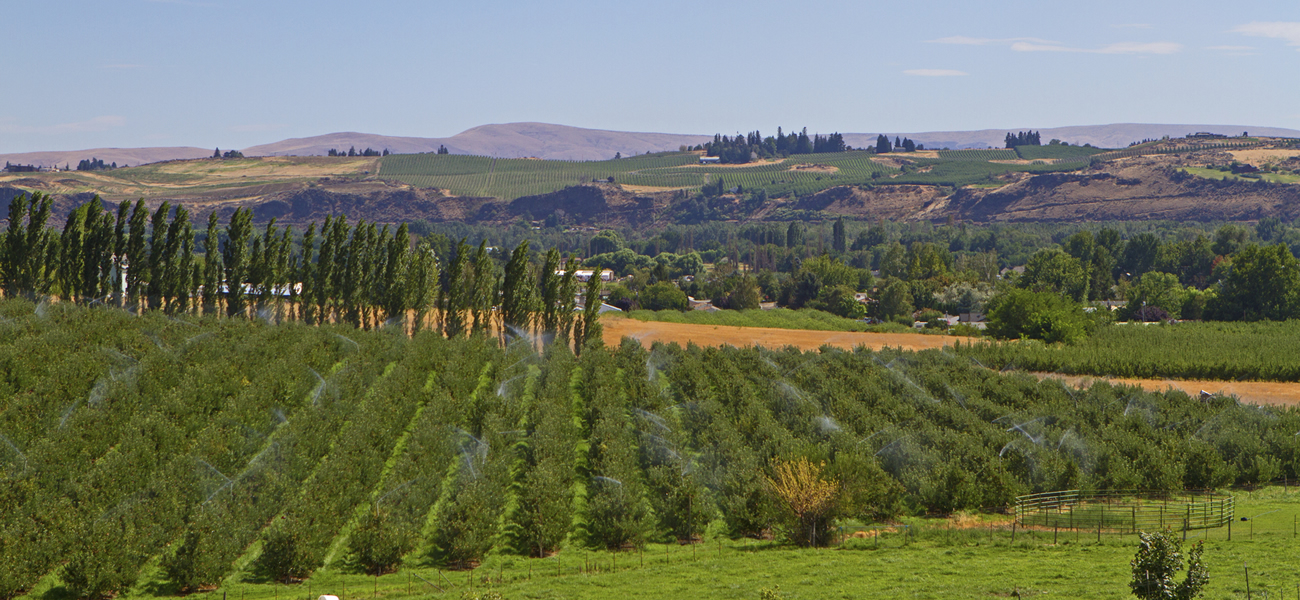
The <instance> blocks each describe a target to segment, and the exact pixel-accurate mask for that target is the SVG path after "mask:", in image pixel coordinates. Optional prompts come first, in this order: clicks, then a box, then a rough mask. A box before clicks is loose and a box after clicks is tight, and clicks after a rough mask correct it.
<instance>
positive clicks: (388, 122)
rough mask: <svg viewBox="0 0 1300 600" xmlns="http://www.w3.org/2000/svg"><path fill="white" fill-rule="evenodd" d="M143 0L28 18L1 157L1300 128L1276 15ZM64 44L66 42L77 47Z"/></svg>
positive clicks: (1298, 27) (1106, 7) (1202, 6)
mask: <svg viewBox="0 0 1300 600" xmlns="http://www.w3.org/2000/svg"><path fill="white" fill-rule="evenodd" d="M1076 6H1077V5H1069V6H1065V5H1060V6H1058V5H1043V4H1042V3H1030V2H1022V1H997V2H992V3H980V4H978V5H972V4H969V3H963V2H955V1H951V0H949V1H942V2H935V3H930V4H926V5H924V6H919V5H914V4H910V3H898V4H881V5H871V6H865V5H857V4H840V3H833V2H813V3H809V4H804V5H800V6H798V7H797V8H796V7H792V6H790V5H787V4H778V3H772V2H753V3H725V2H722V3H719V2H714V3H687V2H665V3H657V4H655V5H652V6H642V5H609V6H607V5H604V4H601V3H594V2H559V3H549V4H546V5H531V4H529V5H525V4H518V3H511V2H487V3H417V2H387V3H381V4H375V5H366V6H364V7H362V6H359V5H355V4H344V3H341V2H313V3H306V2H286V3H276V4H271V5H266V4H262V3H253V2H247V1H243V0H132V1H129V2H127V3H123V4H112V5H106V4H101V3H91V2H71V3H66V4H65V5H62V6H60V8H59V9H58V17H57V23H58V27H57V28H53V27H38V26H36V25H37V24H40V23H50V22H55V21H54V20H53V18H52V15H51V14H50V13H51V10H52V9H50V8H49V6H48V5H42V4H36V3H30V4H23V5H19V6H14V7H9V8H8V10H7V13H8V16H9V18H10V22H13V23H19V24H27V26H25V27H19V28H16V29H17V30H16V31H15V32H13V33H11V36H10V38H9V41H10V44H11V47H12V48H17V49H18V52H17V53H16V54H15V55H12V56H11V58H12V59H13V60H12V62H11V65H13V66H14V67H15V69H13V70H11V73H13V74H14V75H18V76H12V77H11V80H13V81H18V82H19V85H17V86H15V87H13V88H11V89H10V90H9V93H7V94H5V95H4V96H3V99H0V154H6V153H17V152H31V151H52V150H74V149H85V148H98V147H119V148H129V147H150V146H196V147H209V148H211V147H222V148H247V147H250V146H255V145H259V144H265V143H270V142H275V141H279V140H284V139H287V138H300V137H311V136H316V135H321V134H326V133H332V132H346V131H356V132H364V133H371V134H379V135H389V136H402V137H425V138H440V137H450V136H452V135H455V134H457V133H459V132H461V131H464V130H466V129H469V128H472V127H475V126H479V125H485V124H493V123H511V122H526V121H532V122H543V123H556V124H563V125H570V126H574V127H582V128H590V129H602V130H612V131H631V132H660V133H678V134H705V135H709V134H712V133H715V132H721V133H736V132H744V131H749V130H752V129H755V128H759V129H761V130H763V131H764V132H765V133H774V132H775V129H776V127H778V126H781V127H785V128H787V129H791V128H800V127H805V126H806V127H808V129H809V131H820V132H831V131H840V132H855V133H869V132H877V131H879V132H909V131H911V132H923V131H970V130H981V129H1011V128H1020V127H1037V128H1051V127H1064V126H1078V125H1090V124H1110V123H1173V124H1176V123H1207V124H1240V125H1251V126H1258V127H1284V128H1291V129H1300V109H1297V108H1295V106H1294V104H1293V102H1291V98H1293V97H1294V95H1295V91H1296V90H1297V84H1296V83H1294V82H1293V81H1292V80H1291V78H1288V77H1285V76H1284V74H1285V73H1287V72H1294V70H1295V68H1294V66H1295V63H1296V62H1297V59H1300V53H1297V50H1300V6H1295V5H1293V6H1279V5H1278V4H1277V3H1270V2H1249V1H1247V2H1243V3H1233V4H1230V5H1225V4H1222V3H1211V2H1208V1H1200V2H1191V3H1187V2H1182V3H1178V4H1174V3H1172V2H1151V3H1141V4H1139V3H1131V2H1129V3H1120V2H1113V1H1112V2H1100V3H1094V4H1092V5H1089V8H1088V10H1086V11H1080V10H1079V9H1078V8H1076ZM55 34H57V38H56V37H54V35H55Z"/></svg>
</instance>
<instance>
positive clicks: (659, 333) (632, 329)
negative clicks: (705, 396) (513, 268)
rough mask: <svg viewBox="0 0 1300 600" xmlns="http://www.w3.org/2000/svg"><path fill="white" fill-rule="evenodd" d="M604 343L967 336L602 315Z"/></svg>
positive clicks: (831, 342)
mask: <svg viewBox="0 0 1300 600" xmlns="http://www.w3.org/2000/svg"><path fill="white" fill-rule="evenodd" d="M600 323H601V326H602V327H603V328H604V337H605V343H606V344H610V345H616V344H618V343H619V342H620V341H621V340H622V339H623V338H624V337H628V338H632V339H634V340H636V341H638V342H641V344H642V345H644V346H645V347H647V348H649V347H650V346H651V345H652V344H654V343H655V342H662V343H665V344H668V343H673V342H676V343H678V344H681V345H683V346H685V345H686V344H695V345H697V346H734V347H737V348H748V347H753V346H763V347H766V348H784V347H786V346H794V347H795V348H799V349H800V350H816V349H818V348H821V347H822V346H831V347H835V348H843V349H845V350H852V349H854V348H856V347H858V346H865V347H867V348H871V349H873V350H879V349H881V348H901V349H904V350H927V349H932V348H943V347H945V346H951V345H953V343H954V342H957V341H960V340H966V341H967V342H969V340H968V339H967V338H961V337H953V336H946V335H921V334H917V333H871V332H860V331H812V330H806V329H776V328H771V327H735V326H728V325H697V324H692V323H665V322H662V321H640V320H637V319H630V318H621V317H615V318H603V319H601V321H600Z"/></svg>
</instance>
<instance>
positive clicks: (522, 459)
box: [0, 300, 1300, 598]
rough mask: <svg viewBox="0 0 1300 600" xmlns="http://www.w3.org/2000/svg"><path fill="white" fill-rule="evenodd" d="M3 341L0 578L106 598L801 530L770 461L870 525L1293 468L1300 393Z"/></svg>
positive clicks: (514, 349)
mask: <svg viewBox="0 0 1300 600" xmlns="http://www.w3.org/2000/svg"><path fill="white" fill-rule="evenodd" d="M0 339H4V340H5V341H4V342H3V344H0V479H2V482H3V483H2V484H0V502H2V503H3V505H4V506H5V507H7V509H6V510H5V511H3V512H2V513H0V598H12V597H14V596H15V595H18V594H22V593H23V592H24V591H26V590H30V589H32V587H33V586H34V585H36V583H37V582H38V581H40V580H42V579H44V578H47V577H51V578H56V579H57V580H58V581H60V582H61V583H62V586H63V588H64V589H65V590H66V592H67V594H68V597H73V598H103V597H108V596H111V595H112V594H114V593H115V592H117V591H120V590H124V589H126V588H128V587H130V586H131V585H132V584H133V583H134V582H135V581H136V580H137V579H138V578H139V577H141V570H142V569H143V568H145V567H146V565H158V566H159V568H161V573H162V575H161V576H162V577H164V578H165V579H166V580H167V581H168V582H169V584H170V585H173V586H174V587H175V588H176V589H181V590H196V589H204V588H206V586H210V585H215V584H219V583H221V582H222V581H223V580H226V579H227V578H228V577H230V576H232V575H235V574H240V573H242V575H240V576H243V577H253V578H264V579H272V580H280V581H294V580H298V579H300V578H303V577H306V576H309V575H310V574H311V573H312V572H314V571H315V570H317V569H319V568H321V567H323V566H328V565H344V564H353V565H357V566H356V568H357V569H363V571H362V572H377V571H383V570H388V569H392V568H395V567H396V566H398V565H400V564H403V562H405V563H406V564H435V565H445V566H452V567H455V566H466V565H473V564H477V562H478V561H479V560H481V559H483V558H484V557H485V556H486V555H487V554H488V553H489V552H502V553H507V554H519V555H531V556H545V555H547V554H549V553H551V552H553V551H555V550H557V549H559V548H561V547H572V546H578V547H589V548H619V547H626V546H632V547H639V546H641V545H643V544H645V543H647V542H652V541H666V540H676V539H692V538H696V537H698V536H701V535H703V533H704V532H705V531H706V530H709V531H714V532H721V533H723V534H725V535H730V536H733V537H738V536H752V535H759V534H760V533H761V532H764V531H767V530H769V529H770V530H772V531H774V532H775V533H776V534H777V535H778V536H790V535H791V534H792V532H794V531H796V529H795V528H796V527H797V525H796V524H793V523H792V522H791V521H789V520H788V519H787V518H786V517H785V516H784V513H783V512H782V511H781V510H780V509H779V508H778V505H777V503H776V501H775V500H774V499H773V498H772V497H771V494H770V493H769V488H768V484H767V483H766V481H767V480H766V479H765V474H767V473H769V472H770V469H771V466H772V465H773V461H775V460H778V459H787V460H788V459H794V458H809V459H811V460H813V461H814V462H816V463H820V462H824V463H825V465H826V467H825V468H826V469H827V472H828V474H829V475H831V476H833V477H834V478H835V479H836V480H838V481H839V482H840V484H841V486H842V487H841V491H840V494H839V496H838V498H839V500H838V504H837V507H838V508H837V509H836V512H835V514H837V515H839V516H840V517H842V518H854V519H859V520H862V521H874V520H879V519H883V518H889V517H892V516H896V515H899V514H904V513H911V514H920V513H927V512H929V513H948V512H951V511H956V510H962V509H977V508H980V507H1004V506H1006V505H1008V504H1010V503H1011V502H1012V501H1013V499H1014V498H1015V496H1016V495H1018V494H1023V493H1028V492H1041V491H1050V490H1059V489H1085V490H1088V489H1133V488H1142V489H1151V490H1168V491H1172V490H1181V489H1184V488H1211V487H1218V486H1223V485H1228V484H1233V483H1246V482H1259V481H1269V480H1272V479H1275V478H1280V477H1284V476H1285V477H1290V478H1294V477H1295V476H1296V474H1297V467H1298V466H1300V463H1298V462H1297V459H1300V443H1298V442H1297V438H1296V436H1295V435H1294V432H1295V431H1296V430H1298V429H1300V413H1297V412H1296V411H1294V410H1283V409H1273V408H1258V407H1252V406H1242V405H1239V404H1238V403H1237V402H1236V401H1235V400H1233V399H1231V398H1219V397H1216V398H1212V399H1210V400H1208V401H1202V400H1200V399H1193V398H1189V397H1187V396H1186V395H1184V394H1182V393H1178V392H1169V393H1166V394H1149V393H1144V392H1141V391H1139V390H1137V389H1134V388H1119V387H1110V386H1108V385H1104V384H1098V385H1096V386H1094V387H1092V388H1090V389H1088V390H1084V391H1076V390H1073V389H1069V388H1066V387H1063V386H1062V385H1061V384H1059V383H1056V382H1051V381H1044V382H1040V381H1038V380H1037V379H1035V378H1033V377H1030V376H1023V375H1016V376H1009V375H1003V374H1001V373H998V372H996V371H993V370H989V369H986V368H983V367H982V366H980V365H979V364H978V362H977V361H975V360H973V359H972V358H968V357H966V356H964V355H962V354H959V353H954V352H949V351H926V352H921V353H907V352H900V351H881V352H871V351H866V350H859V351H856V352H846V351H838V350H832V349H825V350H824V351H822V352H809V353H801V352H799V351H796V350H794V349H786V350H769V349H762V348H748V349H737V348H725V349H716V348H697V347H691V348H689V349H682V348H680V347H677V346H675V345H674V346H658V345H657V346H655V347H654V348H653V349H651V350H646V349H644V348H642V346H641V345H640V344H638V343H635V342H632V341H630V340H628V341H626V343H624V344H622V345H621V346H618V347H613V348H599V347H596V346H592V347H588V348H587V350H586V351H584V352H583V353H582V355H581V357H580V358H576V357H574V355H573V354H572V353H571V352H570V351H569V349H568V348H566V347H564V346H560V345H549V346H547V347H545V348H544V349H543V350H542V351H541V352H540V353H539V352H538V348H537V345H536V344H535V343H529V341H527V340H518V341H516V342H513V343H511V344H509V345H507V346H506V347H504V348H502V347H500V346H499V345H498V343H497V341H496V339H495V338H491V339H489V338H473V339H464V338H462V339H446V338H444V337H442V336H440V335H436V334H432V333H428V332H421V333H419V334H417V335H416V336H415V337H413V338H411V337H407V336H405V335H403V334H401V333H400V330H397V329H395V328H381V329H378V330H374V331H362V330H358V329H353V328H350V327H348V328H342V327H340V328H334V327H330V326H320V327H309V326H303V325H299V324H286V325H271V324H267V323H263V322H258V321H247V320H243V319H221V320H214V319H195V318H192V317H168V316H165V315H163V314H159V313H151V314H147V315H144V316H133V315H130V314H128V313H125V312H121V311H116V310H111V309H104V308H100V309H88V308H81V307H75V306H71V305H66V304H53V305H51V304H47V303H44V302H42V303H39V304H33V303H31V302H28V301H24V300H8V301H4V302H2V303H0ZM827 525H829V523H822V524H821V525H820V527H822V528H823V529H824V528H825V527H826V526H827ZM814 531H816V530H814ZM412 561H414V562H412ZM151 568H152V567H151Z"/></svg>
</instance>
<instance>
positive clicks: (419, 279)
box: [406, 240, 438, 331]
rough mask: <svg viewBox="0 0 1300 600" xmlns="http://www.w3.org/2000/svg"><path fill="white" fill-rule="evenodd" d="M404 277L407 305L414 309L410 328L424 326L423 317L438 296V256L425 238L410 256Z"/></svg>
mask: <svg viewBox="0 0 1300 600" xmlns="http://www.w3.org/2000/svg"><path fill="white" fill-rule="evenodd" d="M410 262H411V265H410V268H409V273H408V275H407V278H406V292H407V294H408V296H407V306H409V307H410V308H411V309H413V310H414V311H415V324H414V325H413V327H412V329H413V330H414V331H419V330H420V329H422V328H424V318H425V315H426V314H427V313H428V311H429V307H430V306H433V305H434V302H435V301H436V299H437V297H438V257H437V255H436V254H434V252H433V246H432V245H430V244H429V242H428V241H427V240H424V241H421V242H420V245H419V246H418V247H417V248H416V249H415V253H414V254H413V255H412V256H411V261H410Z"/></svg>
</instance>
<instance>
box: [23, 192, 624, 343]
mask: <svg viewBox="0 0 1300 600" xmlns="http://www.w3.org/2000/svg"><path fill="white" fill-rule="evenodd" d="M51 210H52V199H51V197H50V196H49V195H46V194H41V193H39V192H38V193H36V194H33V195H32V196H30V197H29V196H27V195H21V196H18V197H16V198H14V199H13V200H12V201H11V202H10V205H9V213H8V217H9V225H8V227H7V229H6V230H5V231H4V232H3V233H0V289H3V290H4V293H5V295H6V296H8V297H14V296H24V295H26V296H48V295H53V296H58V297H59V298H61V299H62V300H65V301H70V302H74V303H80V304H90V305H112V306H120V307H128V308H130V309H132V310H134V311H136V312H141V311H162V312H165V313H167V314H203V315H212V314H217V315H223V316H225V317H228V318H233V317H246V318H264V319H267V320H274V321H283V320H294V321H302V322H305V323H308V324H322V323H328V322H343V323H349V324H352V325H353V326H356V327H361V328H366V329H369V328H373V327H376V326H381V325H384V324H388V325H393V326H399V327H402V328H403V330H404V331H414V330H420V329H434V330H437V331H440V332H442V333H444V334H445V335H447V336H449V337H463V336H469V335H498V336H500V337H501V338H502V339H503V340H505V339H509V338H515V337H519V336H532V335H545V336H554V337H556V338H558V339H560V340H562V341H565V342H574V343H576V344H577V345H578V347H581V345H582V344H583V343H585V342H586V341H587V340H590V339H593V338H595V337H598V336H599V335H600V328H599V325H598V323H597V322H596V316H597V314H598V310H599V308H600V301H599V298H600V292H601V285H600V284H601V282H600V278H599V277H594V278H592V281H589V282H588V283H586V284H585V287H582V286H581V282H579V281H578V279H577V277H576V271H577V269H578V267H579V264H580V263H579V261H578V260H577V259H576V258H573V257H565V256H562V255H561V253H560V251H559V250H557V249H554V248H552V249H550V250H549V251H547V252H546V253H545V255H544V256H543V257H539V256H536V255H535V254H534V253H532V252H531V251H530V246H529V243H528V242H527V241H523V242H521V243H520V244H519V245H518V246H516V247H515V248H514V249H513V250H512V251H510V252H509V253H501V252H497V251H496V250H495V249H490V248H489V247H488V246H487V241H486V240H484V241H482V242H481V243H480V244H479V245H478V247H477V248H475V247H474V246H471V245H470V244H469V243H468V242H467V241H466V240H465V239H464V238H462V239H461V240H460V242H459V243H456V244H454V245H453V244H448V243H446V240H445V238H443V239H442V240H439V236H432V237H426V238H425V239H423V240H421V241H420V242H419V243H414V244H413V243H412V236H411V235H410V233H409V230H408V227H407V225H406V224H405V223H403V224H402V225H400V226H398V227H397V228H396V229H395V230H394V229H390V227H389V226H388V225H382V226H379V225H377V224H375V223H367V222H365V221H364V220H362V221H360V222H358V223H357V224H356V225H355V226H352V225H350V224H349V223H348V221H347V217H345V216H339V217H337V218H334V217H327V218H326V219H325V222H324V224H323V225H321V226H320V227H319V228H318V227H317V225H316V223H311V224H310V225H308V227H307V229H306V230H305V231H304V232H302V234H301V235H299V234H297V233H296V232H295V231H294V230H293V228H292V227H283V228H282V227H278V226H277V224H276V220H275V219H271V220H270V221H269V222H267V223H266V225H265V227H264V228H262V229H261V230H260V231H258V230H257V228H255V227H254V225H253V214H252V212H251V211H250V210H247V209H243V208H240V209H237V210H236V211H235V212H234V214H232V215H231V217H230V221H229V224H228V225H227V226H226V227H224V228H222V227H220V225H219V223H218V219H217V215H216V213H215V212H214V213H211V214H209V215H208V220H207V228H206V231H205V232H204V235H202V236H201V238H200V236H197V235H196V232H195V230H194V227H193V225H192V223H191V220H190V214H189V211H188V209H187V208H186V207H185V206H183V205H177V206H175V207H173V206H172V205H171V204H169V203H167V202H163V203H162V204H160V205H159V206H157V207H156V208H155V209H154V210H153V211H152V212H151V211H150V210H149V209H148V208H147V207H146V206H145V203H144V201H143V200H139V201H137V202H135V203H130V202H123V203H122V204H120V205H118V207H117V209H116V211H113V210H109V209H107V208H105V206H104V204H103V203H102V202H101V201H100V199H99V198H98V197H95V198H94V199H93V200H91V201H90V202H88V203H86V204H83V205H81V206H79V207H78V208H76V209H75V210H73V211H72V212H71V213H70V214H69V215H68V218H67V221H66V222H65V223H64V226H63V229H62V230H61V231H60V230H57V229H54V228H51V227H49V225H50V223H49V219H50V215H51ZM439 241H441V242H443V243H439ZM435 245H437V247H438V248H437V250H435ZM506 256H508V259H507V258H505V257H506ZM502 262H504V264H501V263H502ZM580 287H581V289H580ZM580 291H581V296H582V297H583V298H593V299H595V300H594V301H593V302H586V304H585V308H584V309H583V310H582V311H581V312H580V313H577V312H575V311H577V310H578V309H579V305H578V301H577V298H578V297H579V295H580V294H579V292H580Z"/></svg>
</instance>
